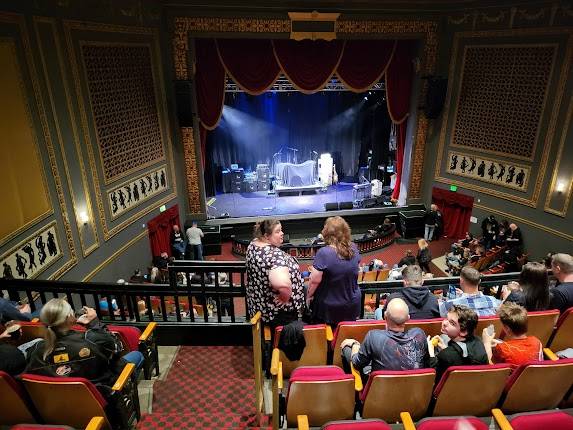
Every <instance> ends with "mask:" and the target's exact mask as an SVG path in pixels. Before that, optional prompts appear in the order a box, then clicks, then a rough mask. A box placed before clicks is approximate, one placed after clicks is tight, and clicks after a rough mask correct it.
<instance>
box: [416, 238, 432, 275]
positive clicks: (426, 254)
mask: <svg viewBox="0 0 573 430" xmlns="http://www.w3.org/2000/svg"><path fill="white" fill-rule="evenodd" d="M418 248H419V250H418V255H417V256H416V260H418V265H419V266H420V267H421V268H422V270H423V271H424V272H426V273H432V272H431V270H430V261H432V254H431V253H430V247H429V246H428V242H427V241H426V239H420V240H418Z"/></svg>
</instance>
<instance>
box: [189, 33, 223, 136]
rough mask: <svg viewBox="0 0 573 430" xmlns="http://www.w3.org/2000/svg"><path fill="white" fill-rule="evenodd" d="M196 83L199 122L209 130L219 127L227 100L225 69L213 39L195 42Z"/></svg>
mask: <svg viewBox="0 0 573 430" xmlns="http://www.w3.org/2000/svg"><path fill="white" fill-rule="evenodd" d="M195 58H196V64H197V71H196V73H195V83H196V86H195V88H196V90H197V107H198V109H199V120H200V121H201V124H202V125H203V127H205V128H206V129H207V130H213V129H214V128H215V127H217V123H218V122H219V118H220V117H221V112H222V111H223V101H224V98H225V69H224V68H223V65H222V64H221V61H220V60H219V55H217V45H216V44H215V40H213V39H196V40H195Z"/></svg>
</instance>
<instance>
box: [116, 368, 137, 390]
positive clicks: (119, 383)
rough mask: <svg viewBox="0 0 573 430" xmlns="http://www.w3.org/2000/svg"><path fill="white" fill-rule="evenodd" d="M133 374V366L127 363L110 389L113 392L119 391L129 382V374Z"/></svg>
mask: <svg viewBox="0 0 573 430" xmlns="http://www.w3.org/2000/svg"><path fill="white" fill-rule="evenodd" d="M133 372H135V364H133V363H127V364H126V365H125V367H124V368H123V370H122V371H121V373H120V375H119V376H118V377H117V379H116V381H115V383H114V384H113V386H112V387H111V389H112V390H113V391H121V390H122V389H123V387H124V386H125V384H126V383H127V381H129V378H130V377H131V374H132V373H133Z"/></svg>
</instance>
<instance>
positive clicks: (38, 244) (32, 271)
mask: <svg viewBox="0 0 573 430" xmlns="http://www.w3.org/2000/svg"><path fill="white" fill-rule="evenodd" d="M62 255H63V253H62V248H61V247H60V243H59V240H58V234H57V230H56V222H55V221H54V222H51V223H50V224H48V225H47V226H46V227H43V228H42V229H41V230H38V231H37V232H35V233H34V234H33V235H32V236H29V237H28V238H26V239H25V240H23V241H22V242H20V243H19V244H18V245H17V246H15V247H14V248H12V249H11V250H10V251H8V252H7V253H6V254H4V255H2V257H0V264H1V265H2V276H3V277H5V278H6V277H7V278H10V277H13V278H16V279H32V278H35V277H37V276H38V275H39V274H40V273H42V272H43V271H44V270H46V269H47V268H48V267H50V266H51V265H52V264H53V263H54V262H55V261H56V260H58V259H59V258H60V257H62Z"/></svg>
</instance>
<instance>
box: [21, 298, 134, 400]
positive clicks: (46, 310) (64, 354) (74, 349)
mask: <svg viewBox="0 0 573 430" xmlns="http://www.w3.org/2000/svg"><path fill="white" fill-rule="evenodd" d="M83 312H85V313H84V314H83V315H81V316H80V317H78V318H77V319H76V317H75V315H74V312H73V310H72V307H71V306H70V304H69V303H68V302H67V301H66V300H65V299H52V300H50V301H49V302H47V303H46V304H45V305H44V307H43V308H42V312H41V313H40V320H41V321H42V322H43V323H44V324H46V326H47V330H46V335H45V337H44V340H43V341H41V342H38V343H36V345H35V346H34V347H33V348H31V350H30V360H29V363H28V367H27V369H26V372H28V373H37V374H40V375H45V376H67V377H82V378H86V379H89V380H90V381H92V382H93V383H95V384H97V385H100V386H106V387H111V386H112V385H113V383H114V381H115V379H116V378H117V376H118V375H119V373H121V370H122V369H123V367H124V366H125V364H126V363H127V362H129V363H133V364H135V365H136V367H140V366H141V364H143V355H142V354H141V352H139V351H132V352H128V353H127V354H125V355H123V356H121V355H120V353H121V349H122V346H121V342H119V341H118V340H117V339H116V338H115V337H114V336H113V335H112V334H111V333H110V332H109V331H108V330H107V328H106V326H105V324H102V323H101V322H100V321H99V320H98V319H97V314H96V311H95V310H94V309H92V308H88V307H84V308H83ZM75 324H81V325H85V326H86V329H87V330H86V331H85V332H79V331H74V330H72V327H73V326H74V325H75ZM102 394H104V395H105V394H106V392H105V391H102Z"/></svg>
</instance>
